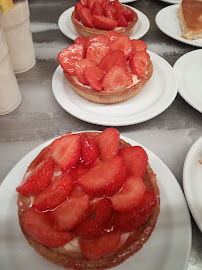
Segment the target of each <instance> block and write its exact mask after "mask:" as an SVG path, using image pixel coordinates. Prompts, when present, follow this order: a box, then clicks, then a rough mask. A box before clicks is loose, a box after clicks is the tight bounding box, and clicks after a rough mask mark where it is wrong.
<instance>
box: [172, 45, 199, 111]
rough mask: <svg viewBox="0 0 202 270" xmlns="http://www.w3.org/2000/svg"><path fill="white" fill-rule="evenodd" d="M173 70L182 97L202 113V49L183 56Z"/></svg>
mask: <svg viewBox="0 0 202 270" xmlns="http://www.w3.org/2000/svg"><path fill="white" fill-rule="evenodd" d="M173 68H174V71H175V73H176V77H177V80H178V87H179V93H180V95H181V96H182V97H183V98H184V100H186V102H187V103H189V104H190V105H191V106H192V107H193V108H195V109H196V110H198V111H199V112H201V113H202V49H199V50H195V51H191V52H189V53H186V54H185V55H183V56H181V57H180V58H179V59H178V60H177V61H176V63H175V64H174V67H173Z"/></svg>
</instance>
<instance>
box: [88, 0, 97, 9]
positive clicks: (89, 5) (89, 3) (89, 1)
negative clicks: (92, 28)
mask: <svg viewBox="0 0 202 270" xmlns="http://www.w3.org/2000/svg"><path fill="white" fill-rule="evenodd" d="M96 2H97V0H88V4H87V7H88V8H89V9H92V8H93V6H94V4H95V3H96Z"/></svg>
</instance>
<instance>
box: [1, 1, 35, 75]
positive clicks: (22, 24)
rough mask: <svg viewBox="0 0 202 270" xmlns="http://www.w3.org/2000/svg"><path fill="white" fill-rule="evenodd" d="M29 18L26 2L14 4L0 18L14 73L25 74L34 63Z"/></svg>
mask: <svg viewBox="0 0 202 270" xmlns="http://www.w3.org/2000/svg"><path fill="white" fill-rule="evenodd" d="M29 16H30V13H29V6H28V2H27V0H26V1H22V2H17V3H15V4H14V5H13V8H12V9H11V10H10V12H5V13H3V14H2V16H1V18H0V24H1V25H2V27H3V30H4V34H5V37H6V41H7V45H8V51H9V55H10V58H11V62H12V64H13V68H14V71H15V73H21V72H25V71H27V70H29V69H31V68H32V67H33V66H34V65H35V63H36V60H35V53H34V45H33V40H32V33H31V30H30V20H29Z"/></svg>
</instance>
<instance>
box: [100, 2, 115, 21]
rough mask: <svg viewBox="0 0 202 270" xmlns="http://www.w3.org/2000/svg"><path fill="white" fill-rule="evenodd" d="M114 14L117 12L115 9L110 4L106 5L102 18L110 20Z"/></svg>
mask: <svg viewBox="0 0 202 270" xmlns="http://www.w3.org/2000/svg"><path fill="white" fill-rule="evenodd" d="M116 12H117V10H116V7H115V6H114V5H113V4H111V3H110V4H108V5H106V6H105V8H104V9H103V14H104V16H105V17H107V18H111V19H114V18H115V14H116Z"/></svg>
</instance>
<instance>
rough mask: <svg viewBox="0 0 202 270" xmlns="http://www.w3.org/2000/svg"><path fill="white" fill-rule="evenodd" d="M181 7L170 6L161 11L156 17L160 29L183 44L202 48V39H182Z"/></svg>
mask: <svg viewBox="0 0 202 270" xmlns="http://www.w3.org/2000/svg"><path fill="white" fill-rule="evenodd" d="M179 6H180V5H170V6H168V7H165V8H163V9H161V10H160V11H159V12H158V13H157V15H156V24H157V26H158V28H159V29H160V30H161V31H162V32H163V33H164V34H166V35H167V36H169V37H171V38H173V39H176V40H178V41H181V42H183V43H186V44H189V45H193V46H197V47H202V39H196V40H188V39H186V38H183V37H182V31H181V28H180V23H179V19H178V17H177V10H178V8H179Z"/></svg>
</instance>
